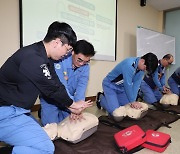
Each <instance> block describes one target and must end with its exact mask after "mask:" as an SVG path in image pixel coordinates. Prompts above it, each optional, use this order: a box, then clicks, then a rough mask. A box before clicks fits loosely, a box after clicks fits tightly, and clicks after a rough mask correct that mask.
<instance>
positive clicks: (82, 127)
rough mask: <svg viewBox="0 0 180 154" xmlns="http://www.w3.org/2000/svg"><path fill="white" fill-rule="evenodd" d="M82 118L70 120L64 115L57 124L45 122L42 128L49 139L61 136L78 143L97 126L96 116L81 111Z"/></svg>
mask: <svg viewBox="0 0 180 154" xmlns="http://www.w3.org/2000/svg"><path fill="white" fill-rule="evenodd" d="M82 116H83V118H84V119H81V121H76V122H71V121H70V119H69V117H66V118H65V119H64V120H63V121H61V122H60V123H59V124H56V123H51V124H47V125H46V126H45V127H43V129H44V130H45V131H46V133H47V134H48V136H49V137H50V138H51V140H54V139H57V138H62V139H64V140H66V141H69V142H72V143H78V142H80V141H82V140H84V139H86V138H87V137H89V136H90V135H92V134H93V133H94V132H95V131H96V130H97V126H98V123H99V121H98V118H97V117H96V116H95V115H93V114H91V113H87V112H84V113H82Z"/></svg>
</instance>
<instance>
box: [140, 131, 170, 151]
mask: <svg viewBox="0 0 180 154" xmlns="http://www.w3.org/2000/svg"><path fill="white" fill-rule="evenodd" d="M170 143H171V137H170V135H169V134H166V133H163V132H158V131H154V130H147V131H146V141H145V142H144V143H143V144H142V146H143V147H145V148H148V149H151V150H154V151H157V152H163V151H164V150H165V149H166V148H167V147H168V145H169V144H170Z"/></svg>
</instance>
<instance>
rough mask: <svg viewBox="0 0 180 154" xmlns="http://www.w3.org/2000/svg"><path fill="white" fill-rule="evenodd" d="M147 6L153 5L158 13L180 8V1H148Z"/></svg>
mask: <svg viewBox="0 0 180 154" xmlns="http://www.w3.org/2000/svg"><path fill="white" fill-rule="evenodd" d="M146 5H151V6H152V7H154V8H155V9H157V10H158V11H165V10H170V9H174V8H178V7H179V8H180V0H146Z"/></svg>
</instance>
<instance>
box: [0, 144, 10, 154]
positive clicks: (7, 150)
mask: <svg viewBox="0 0 180 154" xmlns="http://www.w3.org/2000/svg"><path fill="white" fill-rule="evenodd" d="M12 149H13V146H6V147H2V148H0V153H2V154H11V153H12Z"/></svg>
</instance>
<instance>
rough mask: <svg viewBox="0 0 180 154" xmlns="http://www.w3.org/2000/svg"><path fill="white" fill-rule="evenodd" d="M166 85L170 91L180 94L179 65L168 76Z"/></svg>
mask: <svg viewBox="0 0 180 154" xmlns="http://www.w3.org/2000/svg"><path fill="white" fill-rule="evenodd" d="M168 85H169V87H170V89H171V92H172V93H174V94H176V95H178V96H179V95H180V67H178V68H177V69H176V71H175V72H174V73H173V74H172V75H171V76H170V77H169V79H168Z"/></svg>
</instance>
